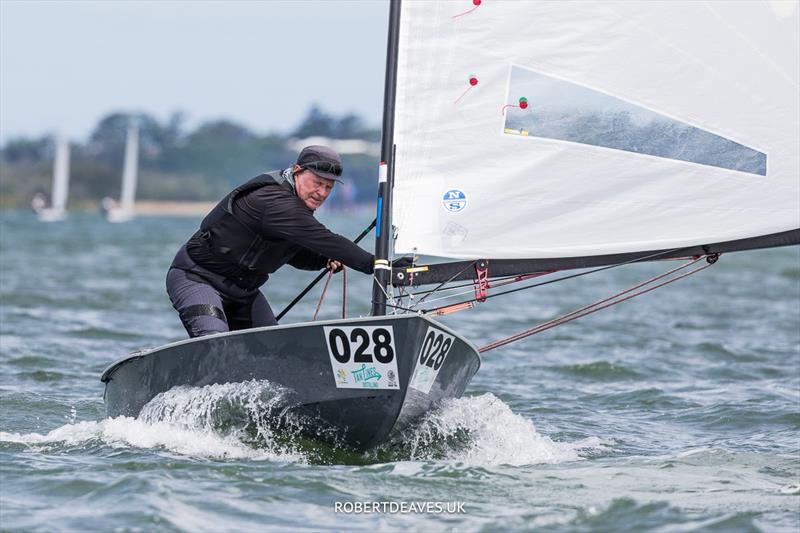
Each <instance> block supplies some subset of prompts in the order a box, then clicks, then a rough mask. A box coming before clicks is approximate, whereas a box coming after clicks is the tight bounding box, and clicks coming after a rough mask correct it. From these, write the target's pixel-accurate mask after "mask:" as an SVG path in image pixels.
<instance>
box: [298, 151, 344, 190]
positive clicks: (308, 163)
mask: <svg viewBox="0 0 800 533" xmlns="http://www.w3.org/2000/svg"><path fill="white" fill-rule="evenodd" d="M297 164H298V165H300V166H301V167H303V168H307V169H308V170H310V171H311V172H313V173H314V174H316V175H317V176H319V177H320V178H325V179H328V180H334V181H338V182H339V183H344V182H343V181H342V179H341V175H342V158H341V157H339V154H337V153H336V152H335V151H334V150H333V149H331V148H328V147H327V146H322V145H319V144H315V145H312V146H306V147H305V148H303V150H302V151H301V152H300V155H299V156H297Z"/></svg>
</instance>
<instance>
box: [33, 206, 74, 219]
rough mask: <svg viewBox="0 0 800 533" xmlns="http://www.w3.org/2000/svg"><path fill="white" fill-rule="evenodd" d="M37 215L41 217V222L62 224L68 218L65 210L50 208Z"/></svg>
mask: <svg viewBox="0 0 800 533" xmlns="http://www.w3.org/2000/svg"><path fill="white" fill-rule="evenodd" d="M36 215H37V216H38V217H39V221H40V222H61V221H62V220H64V219H66V218H67V211H66V210H65V209H56V208H48V209H42V210H41V211H38V212H37V213H36Z"/></svg>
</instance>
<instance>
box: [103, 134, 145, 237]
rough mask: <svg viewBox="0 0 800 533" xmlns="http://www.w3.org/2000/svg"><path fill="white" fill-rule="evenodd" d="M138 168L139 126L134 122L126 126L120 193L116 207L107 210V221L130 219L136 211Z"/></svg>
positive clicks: (125, 220)
mask: <svg viewBox="0 0 800 533" xmlns="http://www.w3.org/2000/svg"><path fill="white" fill-rule="evenodd" d="M138 168H139V127H138V126H137V125H136V123H131V124H130V125H129V126H128V135H127V140H126V143H125V163H124V167H123V171H122V194H121V196H120V203H119V206H118V207H114V208H112V209H110V210H109V211H108V221H109V222H127V221H129V220H132V219H133V218H134V217H135V216H136V213H135V211H134V201H135V198H136V181H137V177H138Z"/></svg>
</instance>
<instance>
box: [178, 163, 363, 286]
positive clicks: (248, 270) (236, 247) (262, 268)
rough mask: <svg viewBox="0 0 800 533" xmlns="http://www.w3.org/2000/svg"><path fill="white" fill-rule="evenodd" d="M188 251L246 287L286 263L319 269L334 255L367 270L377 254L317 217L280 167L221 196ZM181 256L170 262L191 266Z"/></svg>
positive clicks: (260, 281) (197, 260)
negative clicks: (338, 232) (361, 246)
mask: <svg viewBox="0 0 800 533" xmlns="http://www.w3.org/2000/svg"><path fill="white" fill-rule="evenodd" d="M186 251H187V252H188V255H189V257H190V258H191V259H192V260H193V261H194V262H195V263H196V264H197V265H199V266H201V267H203V268H204V269H206V270H209V271H211V272H213V273H215V274H218V275H221V276H225V277H227V278H230V279H231V280H232V281H233V282H234V283H236V284H237V285H239V286H240V287H242V288H246V289H255V288H257V287H259V286H261V285H263V284H264V283H265V282H266V281H267V279H268V278H269V274H271V273H273V272H275V271H276V270H277V269H279V268H280V267H282V266H283V265H285V264H287V263H288V264H290V265H292V266H293V267H295V268H300V269H303V270H320V269H322V268H324V267H325V265H326V263H327V260H328V259H336V260H338V261H341V262H342V263H344V264H345V265H347V266H348V267H350V268H354V269H356V270H358V271H360V272H364V273H365V274H371V273H372V270H373V255H372V254H370V253H369V252H366V251H364V250H363V249H362V248H360V247H359V246H358V245H356V244H354V243H353V242H352V241H350V240H348V239H347V238H345V237H343V236H341V235H338V234H336V233H333V232H332V231H330V230H329V229H328V228H326V227H325V226H324V225H323V224H322V223H320V222H319V221H318V220H317V219H316V218H314V211H313V210H311V209H309V208H308V206H306V204H305V203H304V202H303V201H302V200H301V199H300V198H299V197H298V196H297V194H296V192H295V189H294V186H293V184H292V183H291V180H290V179H287V176H286V174H285V173H284V174H283V175H281V173H280V172H279V171H276V172H269V173H267V174H261V175H260V176H256V177H255V178H253V179H252V180H250V181H248V182H247V183H245V184H244V185H242V186H240V187H237V188H236V189H234V190H233V191H232V192H231V193H230V194H228V195H227V196H226V197H225V198H223V199H222V201H221V202H220V203H219V204H217V206H216V207H214V209H212V210H211V212H210V213H209V214H208V215H207V216H206V218H205V219H203V222H202V223H201V225H200V230H199V231H198V232H197V233H195V234H194V235H193V236H192V237H191V238H190V239H189V241H188V242H187V243H186ZM180 255H181V254H180V253H179V254H178V257H176V260H175V261H174V262H173V265H172V266H173V267H175V268H181V269H183V270H187V266H188V265H186V263H185V261H182V260H179V258H180Z"/></svg>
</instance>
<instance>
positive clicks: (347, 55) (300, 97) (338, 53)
mask: <svg viewBox="0 0 800 533" xmlns="http://www.w3.org/2000/svg"><path fill="white" fill-rule="evenodd" d="M388 13H389V2H388V0H360V1H354V0H347V1H345V0H314V1H312V0H308V1H306V0H286V1H284V0H249V1H225V2H217V1H189V0H183V1H179V0H161V1H146V0H116V1H111V2H103V1H95V2H88V1H77V0H59V1H55V2H51V1H34V0H23V1H18V0H0V143H2V144H4V143H5V142H6V141H8V140H9V139H10V138H14V137H19V136H25V137H29V138H30V137H38V136H42V135H45V134H49V133H54V132H64V133H65V134H66V135H68V136H69V137H70V138H71V139H72V140H73V141H76V142H83V141H85V140H86V138H87V137H88V136H89V134H90V133H91V130H92V128H93V127H94V126H95V125H96V124H97V122H98V121H99V119H101V118H102V117H103V116H105V115H106V114H108V113H110V112H113V111H123V112H125V111H141V112H146V113H149V114H152V115H154V116H155V117H156V118H157V119H159V120H166V119H167V118H168V117H169V116H170V114H171V113H172V112H174V111H182V112H185V113H186V114H187V117H188V121H187V126H188V127H189V128H193V127H196V126H197V125H198V124H200V123H202V122H205V121H207V120H214V119H218V118H226V119H231V120H234V121H235V122H238V123H240V124H242V125H244V126H246V127H248V128H249V129H251V130H253V131H254V132H256V133H261V134H265V133H268V132H282V133H283V132H287V131H289V130H291V129H293V128H294V127H296V126H297V125H298V123H299V122H300V120H302V118H303V117H304V116H305V115H306V114H307V112H308V110H309V108H310V106H311V105H312V104H314V103H316V104H318V105H320V106H321V107H322V108H323V109H324V110H325V111H326V112H329V113H332V114H336V115H340V114H343V113H348V112H354V113H356V114H358V115H359V116H361V117H362V118H363V119H364V120H365V121H366V122H367V123H368V124H370V125H376V126H377V125H379V124H380V121H381V113H382V106H383V77H384V68H385V56H386V30H387V23H388Z"/></svg>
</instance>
